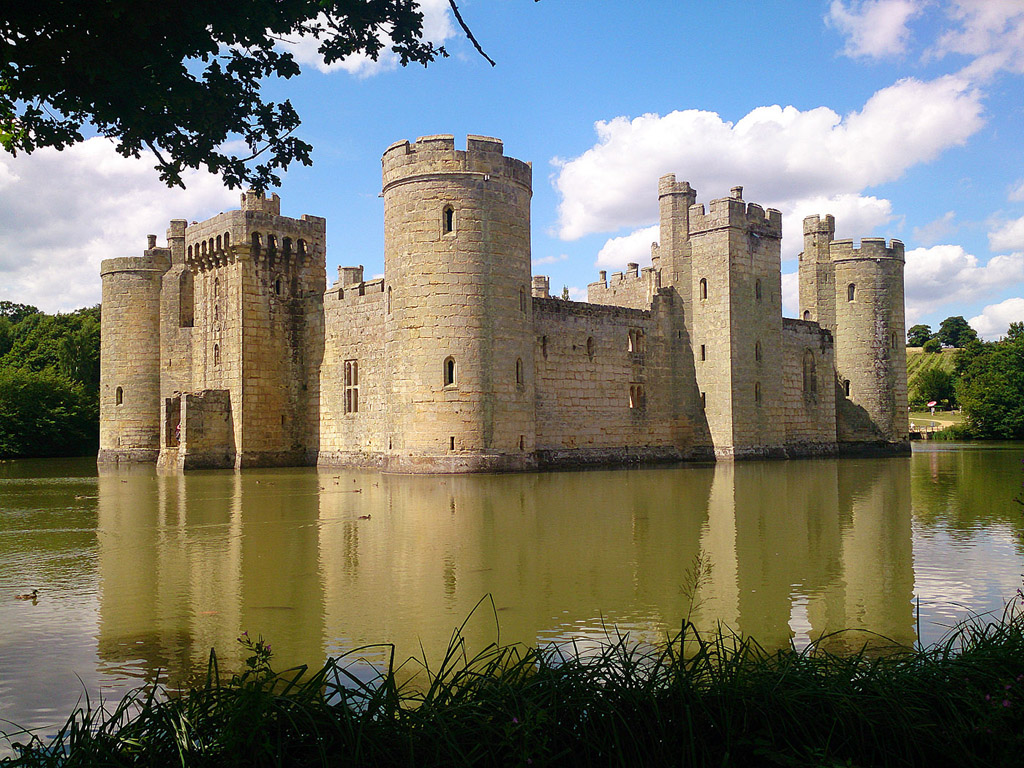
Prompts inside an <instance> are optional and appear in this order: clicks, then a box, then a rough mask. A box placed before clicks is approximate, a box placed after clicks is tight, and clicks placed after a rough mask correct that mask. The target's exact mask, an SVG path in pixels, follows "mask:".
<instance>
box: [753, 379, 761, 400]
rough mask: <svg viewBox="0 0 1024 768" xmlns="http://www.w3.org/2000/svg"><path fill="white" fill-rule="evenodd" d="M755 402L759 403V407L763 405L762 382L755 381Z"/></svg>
mask: <svg viewBox="0 0 1024 768" xmlns="http://www.w3.org/2000/svg"><path fill="white" fill-rule="evenodd" d="M754 402H755V403H757V404H758V405H760V404H761V382H760V381H755V382H754Z"/></svg>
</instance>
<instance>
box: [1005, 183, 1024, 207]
mask: <svg viewBox="0 0 1024 768" xmlns="http://www.w3.org/2000/svg"><path fill="white" fill-rule="evenodd" d="M1006 198H1007V199H1008V200H1010V201H1011V202H1014V203H1024V179H1021V180H1020V181H1018V182H1017V183H1016V184H1014V185H1013V186H1012V187H1010V191H1009V193H1007V195H1006Z"/></svg>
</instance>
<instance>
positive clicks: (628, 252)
mask: <svg viewBox="0 0 1024 768" xmlns="http://www.w3.org/2000/svg"><path fill="white" fill-rule="evenodd" d="M660 229H661V227H659V226H658V225H657V224H655V225H654V226H653V227H644V228H643V229H638V230H636V231H635V232H631V233H630V234H628V235H624V236H622V237H613V238H611V239H610V240H608V241H607V242H606V243H605V244H604V247H603V248H601V250H600V251H598V252H597V262H596V263H595V264H594V266H597V267H604V268H605V269H625V268H626V265H627V264H630V263H633V264H640V265H642V266H650V263H651V243H656V242H657V241H658V232H659V230H660Z"/></svg>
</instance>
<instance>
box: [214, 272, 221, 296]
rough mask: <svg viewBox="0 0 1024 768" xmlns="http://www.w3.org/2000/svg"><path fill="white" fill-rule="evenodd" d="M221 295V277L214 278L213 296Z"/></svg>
mask: <svg viewBox="0 0 1024 768" xmlns="http://www.w3.org/2000/svg"><path fill="white" fill-rule="evenodd" d="M218 296H220V278H219V277H215V278H213V298H215V299H216V298H217V297H218Z"/></svg>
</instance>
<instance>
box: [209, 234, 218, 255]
mask: <svg viewBox="0 0 1024 768" xmlns="http://www.w3.org/2000/svg"><path fill="white" fill-rule="evenodd" d="M216 252H217V250H216V249H215V248H214V247H213V238H212V237H211V238H210V254H211V255H212V254H214V253H216Z"/></svg>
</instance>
